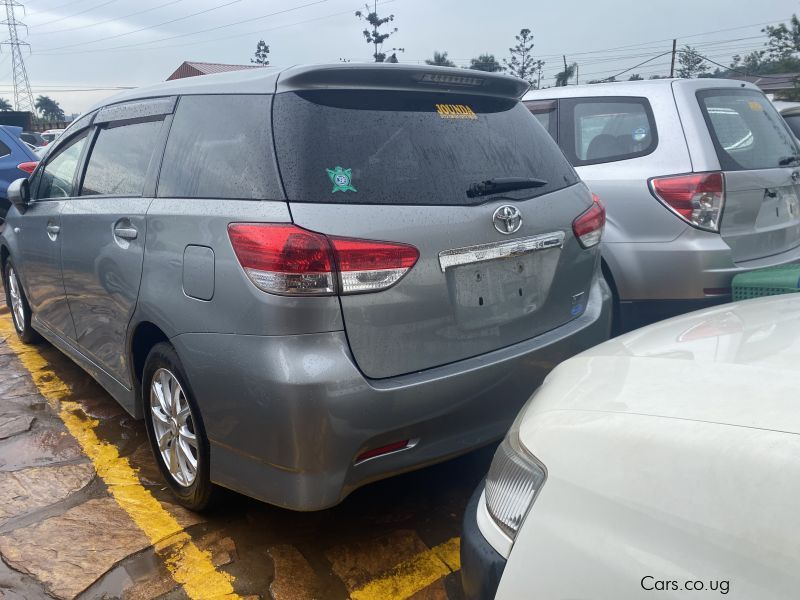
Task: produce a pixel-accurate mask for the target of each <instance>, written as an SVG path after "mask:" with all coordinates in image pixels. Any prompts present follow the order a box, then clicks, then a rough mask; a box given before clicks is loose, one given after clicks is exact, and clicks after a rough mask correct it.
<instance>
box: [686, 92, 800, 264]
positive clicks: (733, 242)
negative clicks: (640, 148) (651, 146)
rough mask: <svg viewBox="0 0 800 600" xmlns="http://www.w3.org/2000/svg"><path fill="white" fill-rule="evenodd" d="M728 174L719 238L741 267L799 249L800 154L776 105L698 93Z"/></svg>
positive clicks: (758, 96)
mask: <svg viewBox="0 0 800 600" xmlns="http://www.w3.org/2000/svg"><path fill="white" fill-rule="evenodd" d="M697 98H698V101H699V102H700V109H701V111H702V112H703V116H704V118H705V120H706V124H707V126H708V129H709V133H710V134H711V138H712V140H713V143H714V148H715V150H716V153H717V157H718V158H719V162H720V167H721V168H722V170H723V172H724V174H725V207H724V212H723V215H722V222H721V227H720V233H721V234H722V237H723V238H724V239H725V242H726V243H727V244H728V245H729V246H730V247H731V250H732V252H733V259H734V261H736V262H740V261H747V260H753V259H758V258H763V257H766V256H771V255H774V254H780V253H781V252H786V251H788V250H791V249H792V248H795V247H797V246H798V245H800V193H799V192H800V188H798V183H800V181H798V179H800V150H798V146H797V141H796V139H795V138H794V136H793V135H792V133H791V131H790V130H789V128H788V127H787V125H786V123H785V122H784V120H783V118H782V117H781V116H780V114H778V112H777V111H776V110H775V108H774V107H773V106H772V103H771V102H770V101H769V100H767V98H766V97H765V96H764V95H763V94H762V93H760V92H758V91H756V90H752V89H737V88H718V89H710V90H701V91H699V92H698V93H697Z"/></svg>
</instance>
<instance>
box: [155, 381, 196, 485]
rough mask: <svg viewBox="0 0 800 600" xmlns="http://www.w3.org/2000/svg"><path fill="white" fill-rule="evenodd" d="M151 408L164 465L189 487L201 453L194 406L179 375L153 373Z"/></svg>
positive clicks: (171, 473)
mask: <svg viewBox="0 0 800 600" xmlns="http://www.w3.org/2000/svg"><path fill="white" fill-rule="evenodd" d="M150 411H151V413H152V417H153V432H154V433H155V439H156V440H157V443H158V450H159V452H160V454H161V458H162V459H163V460H164V464H165V465H166V467H167V469H168V470H169V473H170V475H171V476H172V478H173V479H174V480H175V481H176V482H177V483H178V484H179V485H181V486H183V487H189V486H190V485H192V483H194V480H195V478H196V477H197V461H198V457H199V456H200V453H199V450H198V446H197V436H196V435H195V428H194V421H193V419H192V409H191V407H190V406H189V400H188V399H187V397H186V393H185V392H184V391H183V388H182V387H181V384H180V382H179V381H178V379H177V377H175V375H173V374H172V373H171V372H170V371H168V370H167V369H164V368H160V369H158V370H157V371H156V372H155V373H153V379H152V382H151V384H150Z"/></svg>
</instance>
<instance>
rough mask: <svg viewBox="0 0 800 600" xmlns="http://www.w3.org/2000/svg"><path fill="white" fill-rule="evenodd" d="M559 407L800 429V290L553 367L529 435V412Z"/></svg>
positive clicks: (708, 314) (660, 329)
mask: <svg viewBox="0 0 800 600" xmlns="http://www.w3.org/2000/svg"><path fill="white" fill-rule="evenodd" d="M552 410H574V411H590V412H598V413H602V412H607V413H609V412H610V413H629V414H640V415H648V416H657V417H667V418H675V419H688V420H693V421H705V422H709V423H720V424H726V425H734V426H741V427H754V428H758V429H768V430H774V431H784V432H790V433H795V434H797V433H800V294H792V295H786V296H777V297H770V298H762V299H758V300H750V301H747V302H738V303H733V304H726V305H724V306H720V307H717V308H714V309H710V310H704V311H699V312H695V313H690V314H688V315H684V316H681V317H677V318H674V319H670V320H668V321H664V322H661V323H657V324H655V325H651V326H649V327H645V328H643V329H640V330H638V331H634V332H632V333H629V334H627V335H624V336H621V337H619V338H616V339H613V340H610V341H608V342H606V343H604V344H600V345H599V346H596V347H595V348H592V349H591V350H588V351H586V352H584V353H582V354H580V355H578V356H576V357H574V358H572V359H570V360H567V361H566V362H564V363H562V364H561V365H559V366H558V367H557V368H556V369H555V370H554V371H553V372H552V373H551V374H550V376H549V377H548V378H547V379H546V380H545V383H544V384H543V385H542V387H541V388H540V389H539V391H538V392H537V393H536V395H535V396H534V398H533V399H532V402H531V404H529V407H528V412H529V413H531V414H530V415H528V414H526V415H525V417H523V422H522V423H521V426H522V427H521V429H522V430H523V431H522V433H523V434H524V430H525V429H526V424H527V425H530V426H532V425H533V424H532V422H530V421H529V419H528V417H529V416H532V415H533V414H535V413H542V412H546V411H552ZM526 422H527V423H526ZM523 439H524V435H523Z"/></svg>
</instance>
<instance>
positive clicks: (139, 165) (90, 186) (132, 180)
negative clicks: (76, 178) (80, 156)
mask: <svg viewBox="0 0 800 600" xmlns="http://www.w3.org/2000/svg"><path fill="white" fill-rule="evenodd" d="M162 125H163V121H162V120H160V119H159V120H155V121H153V120H151V121H140V122H135V123H130V122H128V123H125V122H112V123H110V124H109V125H107V126H103V127H102V128H101V129H100V130H99V131H98V134H97V138H96V139H95V142H94V145H93V146H92V150H91V153H90V154H89V161H88V163H87V166H86V174H85V175H84V176H83V185H82V186H81V196H98V195H103V196H141V195H142V191H143V190H144V182H145V178H146V177H147V169H148V167H149V166H150V161H151V159H152V157H153V153H154V152H155V149H156V145H157V142H158V134H159V132H160V131H161V127H162Z"/></svg>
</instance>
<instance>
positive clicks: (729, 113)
mask: <svg viewBox="0 0 800 600" xmlns="http://www.w3.org/2000/svg"><path fill="white" fill-rule="evenodd" d="M697 98H698V100H699V102H700V108H701V109H702V111H703V115H704V116H705V119H706V123H707V124H708V128H709V131H710V132H711V138H712V139H713V140H714V147H715V148H716V151H717V157H718V158H719V162H720V166H721V167H722V169H723V170H725V171H746V170H750V169H774V168H778V167H780V166H786V163H787V159H790V157H792V156H794V155H796V154H798V148H797V146H796V144H795V141H794V139H793V137H792V134H791V132H790V131H789V129H788V128H787V126H786V123H785V122H784V120H783V118H782V117H781V116H780V115H779V114H778V111H776V110H775V108H774V107H773V106H772V103H771V102H770V101H769V100H767V98H766V97H765V96H764V95H763V94H761V93H759V92H756V91H754V90H735V89H733V90H732V89H719V90H703V91H700V92H698V93H697Z"/></svg>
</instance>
